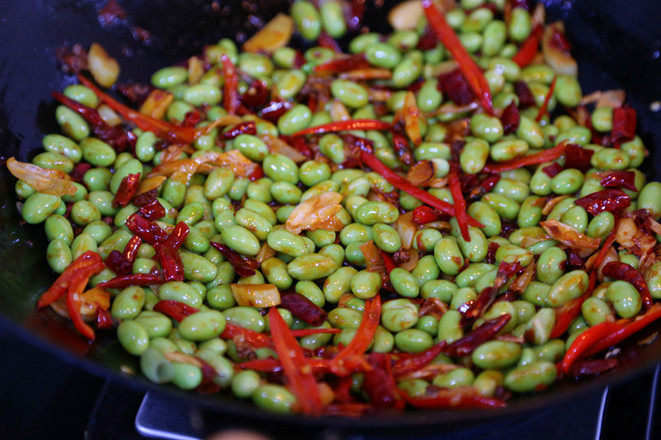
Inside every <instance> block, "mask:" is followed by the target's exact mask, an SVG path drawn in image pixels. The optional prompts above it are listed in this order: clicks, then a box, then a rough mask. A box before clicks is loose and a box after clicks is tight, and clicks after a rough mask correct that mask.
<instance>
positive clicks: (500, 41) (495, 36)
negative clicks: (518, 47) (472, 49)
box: [482, 20, 507, 56]
mask: <svg viewBox="0 0 661 440" xmlns="http://www.w3.org/2000/svg"><path fill="white" fill-rule="evenodd" d="M483 35H484V42H483V43H482V53H483V54H484V55H487V56H494V55H498V53H499V52H500V51H501V50H502V49H503V46H504V45H505V41H506V39H507V26H506V25H505V22H503V21H501V20H494V21H492V22H490V23H489V24H488V25H487V26H486V27H485V28H484V32H483Z"/></svg>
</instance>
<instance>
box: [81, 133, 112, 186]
mask: <svg viewBox="0 0 661 440" xmlns="http://www.w3.org/2000/svg"><path fill="white" fill-rule="evenodd" d="M79 145H80V148H81V150H82V152H83V159H84V160H85V161H86V162H88V163H90V164H92V165H93V166H96V167H109V166H111V165H112V164H114V163H115V159H116V158H117V154H116V153H115V150H114V149H113V148H112V147H111V146H110V145H108V144H106V143H105V142H103V141H101V140H99V139H97V138H91V137H86V138H84V139H82V140H81V141H80V143H79ZM90 189H91V188H90Z"/></svg>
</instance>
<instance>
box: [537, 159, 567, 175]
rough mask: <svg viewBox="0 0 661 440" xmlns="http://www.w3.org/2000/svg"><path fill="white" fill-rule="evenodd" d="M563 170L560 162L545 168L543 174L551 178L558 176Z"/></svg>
mask: <svg viewBox="0 0 661 440" xmlns="http://www.w3.org/2000/svg"><path fill="white" fill-rule="evenodd" d="M562 170H563V168H562V165H560V164H559V163H558V162H553V163H552V164H551V165H546V166H545V167H544V168H542V172H543V173H544V174H546V175H547V176H549V177H551V178H553V177H555V176H557V175H558V173H560V171H562Z"/></svg>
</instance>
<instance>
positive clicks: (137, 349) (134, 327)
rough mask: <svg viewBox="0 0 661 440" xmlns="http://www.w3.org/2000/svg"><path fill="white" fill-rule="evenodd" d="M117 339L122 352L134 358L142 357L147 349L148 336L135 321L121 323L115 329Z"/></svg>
mask: <svg viewBox="0 0 661 440" xmlns="http://www.w3.org/2000/svg"><path fill="white" fill-rule="evenodd" d="M117 339H118V340H119V343H120V344H121V345H122V347H123V348H124V350H126V351H128V352H129V353H131V354H132V355H134V356H140V355H142V354H143V353H144V352H145V351H147V349H148V348H149V335H148V334H147V331H146V330H145V329H144V328H142V326H141V325H140V324H138V323H137V322H135V321H122V322H121V323H120V324H119V326H118V327H117Z"/></svg>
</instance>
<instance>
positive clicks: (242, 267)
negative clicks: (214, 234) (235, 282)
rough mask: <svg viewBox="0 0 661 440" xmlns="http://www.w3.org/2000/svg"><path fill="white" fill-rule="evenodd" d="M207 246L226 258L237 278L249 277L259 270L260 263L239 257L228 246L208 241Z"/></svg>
mask: <svg viewBox="0 0 661 440" xmlns="http://www.w3.org/2000/svg"><path fill="white" fill-rule="evenodd" d="M209 244H210V245H211V246H212V247H213V248H214V249H216V250H217V251H218V252H220V253H221V254H222V255H223V257H225V258H227V260H228V261H229V262H230V264H231V265H232V267H233V268H234V270H235V271H236V273H237V274H238V275H239V276H242V277H251V276H253V275H255V270H257V269H259V266H260V263H259V262H258V261H257V260H254V259H252V258H250V257H246V256H244V255H241V254H239V253H238V252H236V251H233V250H232V249H230V247H229V246H227V245H224V244H220V243H216V242H215V241H210V242H209Z"/></svg>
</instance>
